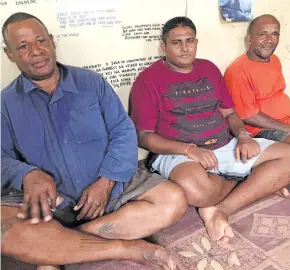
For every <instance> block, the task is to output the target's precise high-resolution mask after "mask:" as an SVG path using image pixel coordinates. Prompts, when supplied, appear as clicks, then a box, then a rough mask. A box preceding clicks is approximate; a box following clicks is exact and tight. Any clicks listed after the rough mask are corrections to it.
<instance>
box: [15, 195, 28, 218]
mask: <svg viewBox="0 0 290 270" xmlns="http://www.w3.org/2000/svg"><path fill="white" fill-rule="evenodd" d="M23 200H24V202H23V204H22V205H21V207H20V209H19V212H18V213H17V217H18V218H21V219H26V218H27V217H28V209H29V201H30V196H29V194H28V193H26V194H25V193H24V198H23Z"/></svg>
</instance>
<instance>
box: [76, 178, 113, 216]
mask: <svg viewBox="0 0 290 270" xmlns="http://www.w3.org/2000/svg"><path fill="white" fill-rule="evenodd" d="M114 185H115V183H114V182H113V181H111V180H109V179H107V178H104V177H100V178H99V179H98V181H97V182H95V183H94V184H92V185H90V186H89V187H87V188H86V189H85V190H84V191H83V194H82V196H81V197H80V199H79V202H78V204H77V205H76V206H75V207H74V210H75V211H78V210H79V209H82V210H81V211H80V213H79V214H78V216H77V219H78V220H79V219H95V218H96V217H98V216H102V215H103V214H104V213H105V207H106V205H107V203H108V200H109V198H110V194H111V192H112V189H113V187H114Z"/></svg>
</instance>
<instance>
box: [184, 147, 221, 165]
mask: <svg viewBox="0 0 290 270" xmlns="http://www.w3.org/2000/svg"><path fill="white" fill-rule="evenodd" d="M187 157H188V158H190V159H192V160H194V161H196V162H198V163H200V165H201V166H202V167H203V168H204V169H205V170H213V169H215V170H218V160H217V158H216V156H215V154H214V153H213V152H212V151H211V150H208V149H205V148H201V147H196V146H194V145H192V146H190V147H189V148H188V150H187Z"/></svg>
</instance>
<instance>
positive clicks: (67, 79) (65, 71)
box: [20, 62, 79, 94]
mask: <svg viewBox="0 0 290 270" xmlns="http://www.w3.org/2000/svg"><path fill="white" fill-rule="evenodd" d="M57 66H58V68H59V71H60V78H59V81H58V88H59V87H60V88H61V90H62V91H64V92H70V93H73V94H78V93H79V91H78V89H77V86H76V84H75V81H74V78H73V76H72V74H71V72H70V70H69V68H68V66H66V65H63V64H61V63H59V62H57ZM20 76H22V81H23V90H24V93H29V92H30V91H32V90H35V89H37V88H38V87H37V86H36V85H35V84H34V83H33V82H32V81H31V80H30V79H28V78H27V77H26V76H25V75H24V74H21V75H20Z"/></svg>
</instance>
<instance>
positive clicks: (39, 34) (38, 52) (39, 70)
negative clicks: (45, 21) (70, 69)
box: [4, 19, 56, 81]
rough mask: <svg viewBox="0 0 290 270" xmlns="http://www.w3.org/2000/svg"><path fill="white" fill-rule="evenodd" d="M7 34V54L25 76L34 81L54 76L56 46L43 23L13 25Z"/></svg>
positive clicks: (18, 23)
mask: <svg viewBox="0 0 290 270" xmlns="http://www.w3.org/2000/svg"><path fill="white" fill-rule="evenodd" d="M5 34H6V42H7V48H5V49H4V50H5V53H6V54H7V56H8V58H9V59H10V60H11V61H12V62H14V63H16V65H17V67H18V68H19V69H20V71H21V72H22V73H23V74H25V75H26V76H27V77H28V78H30V79H31V80H34V81H42V80H46V79H49V78H50V77H52V76H53V74H54V73H55V70H56V53H55V45H54V42H53V37H52V36H51V35H49V34H48V33H47V31H46V29H45V28H44V27H43V25H42V24H41V23H39V22H38V21H37V20H35V19H28V20H24V21H21V22H16V23H12V24H10V25H8V29H7V32H6V33H5Z"/></svg>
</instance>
